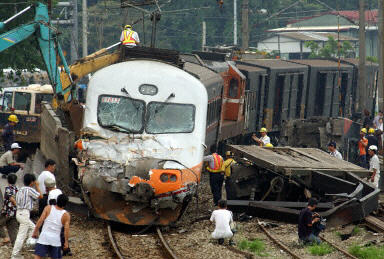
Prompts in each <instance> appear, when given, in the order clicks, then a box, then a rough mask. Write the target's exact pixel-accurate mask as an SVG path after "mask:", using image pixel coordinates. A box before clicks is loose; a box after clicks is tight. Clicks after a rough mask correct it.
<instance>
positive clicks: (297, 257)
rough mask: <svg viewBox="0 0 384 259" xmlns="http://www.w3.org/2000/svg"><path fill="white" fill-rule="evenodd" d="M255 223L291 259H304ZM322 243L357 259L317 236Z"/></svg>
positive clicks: (355, 258)
mask: <svg viewBox="0 0 384 259" xmlns="http://www.w3.org/2000/svg"><path fill="white" fill-rule="evenodd" d="M257 223H258V225H259V227H260V228H261V230H262V231H263V232H264V233H265V235H266V236H267V237H268V238H269V239H270V240H271V241H272V242H273V243H275V244H276V245H277V246H279V247H280V248H281V249H282V250H284V251H285V252H286V253H288V254H289V255H290V256H291V257H292V258H295V259H305V256H302V255H298V254H296V253H295V252H294V251H292V249H290V248H289V247H288V246H286V245H284V244H283V243H282V242H281V241H280V240H278V239H277V238H276V237H274V236H273V235H272V234H271V233H270V232H269V231H268V230H267V229H266V228H265V227H264V226H263V225H262V224H261V222H260V221H259V220H258V219H257ZM319 237H320V238H321V240H323V242H326V243H328V244H330V245H331V246H332V247H333V248H335V249H336V250H337V251H339V253H341V254H343V256H345V257H346V258H351V259H358V258H357V257H355V256H353V255H351V254H350V253H348V252H347V251H346V250H344V249H342V248H341V247H339V246H337V245H336V244H334V243H332V242H330V241H329V240H327V239H325V238H324V237H322V236H319Z"/></svg>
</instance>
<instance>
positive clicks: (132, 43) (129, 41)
mask: <svg viewBox="0 0 384 259" xmlns="http://www.w3.org/2000/svg"><path fill="white" fill-rule="evenodd" d="M120 41H121V44H122V45H123V46H126V47H136V46H137V45H139V44H140V39H139V34H137V32H135V31H134V30H132V26H131V25H125V26H124V31H122V32H121V36H120Z"/></svg>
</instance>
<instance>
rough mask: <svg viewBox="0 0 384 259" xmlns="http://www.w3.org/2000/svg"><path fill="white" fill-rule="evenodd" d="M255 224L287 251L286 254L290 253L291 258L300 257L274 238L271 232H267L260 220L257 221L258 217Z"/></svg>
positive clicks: (298, 258)
mask: <svg viewBox="0 0 384 259" xmlns="http://www.w3.org/2000/svg"><path fill="white" fill-rule="evenodd" d="M257 224H258V225H259V226H260V228H261V229H262V230H263V231H264V233H265V234H266V235H267V236H268V237H269V238H270V239H271V240H272V241H273V242H274V243H275V244H277V245H278V246H280V247H281V248H282V249H283V250H284V251H285V252H287V253H288V254H290V255H291V256H292V257H293V258H295V259H301V258H302V257H300V256H298V255H297V254H295V253H294V252H292V251H291V249H289V248H288V247H287V246H285V245H284V244H283V243H281V242H280V241H279V240H277V239H276V238H274V237H273V236H272V235H271V233H269V232H268V230H267V229H266V228H265V227H264V226H263V225H262V224H261V222H260V221H259V219H257Z"/></svg>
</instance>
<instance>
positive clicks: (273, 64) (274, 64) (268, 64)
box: [239, 59, 307, 70]
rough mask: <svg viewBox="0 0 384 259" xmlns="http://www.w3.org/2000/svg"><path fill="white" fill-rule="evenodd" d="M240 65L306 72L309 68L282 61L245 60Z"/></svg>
mask: <svg viewBox="0 0 384 259" xmlns="http://www.w3.org/2000/svg"><path fill="white" fill-rule="evenodd" d="M239 64H245V65H250V66H259V67H262V68H268V69H279V70H282V69H283V70H284V69H285V70H290V69H299V70H306V69H307V66H305V65H301V64H297V63H293V62H289V61H285V60H281V59H257V60H256V59H253V60H245V61H240V62H239Z"/></svg>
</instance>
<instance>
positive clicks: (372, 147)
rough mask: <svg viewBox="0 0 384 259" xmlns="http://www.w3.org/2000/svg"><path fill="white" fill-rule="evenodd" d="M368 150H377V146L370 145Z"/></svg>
mask: <svg viewBox="0 0 384 259" xmlns="http://www.w3.org/2000/svg"><path fill="white" fill-rule="evenodd" d="M368 150H374V151H377V147H376V146H375V145H372V146H370V147H369V148H368Z"/></svg>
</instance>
